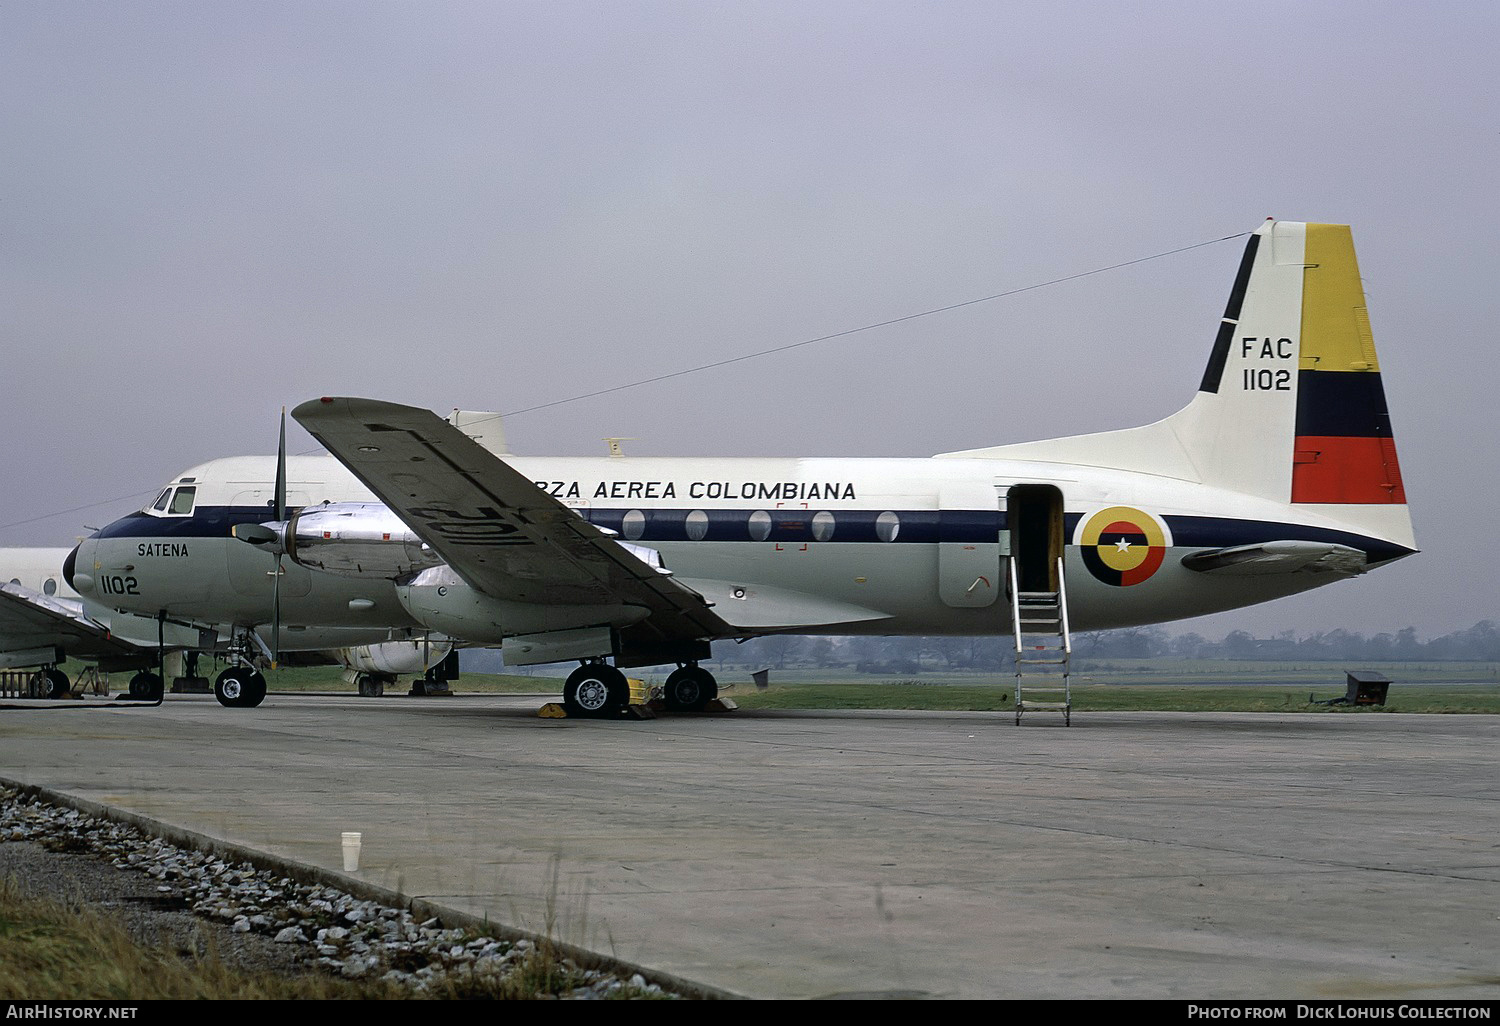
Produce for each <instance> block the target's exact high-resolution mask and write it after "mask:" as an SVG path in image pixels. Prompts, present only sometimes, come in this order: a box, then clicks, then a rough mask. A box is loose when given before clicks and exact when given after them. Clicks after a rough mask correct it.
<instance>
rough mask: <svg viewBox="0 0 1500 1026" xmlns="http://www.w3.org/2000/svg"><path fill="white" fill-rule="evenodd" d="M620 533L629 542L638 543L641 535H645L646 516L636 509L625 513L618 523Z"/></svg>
mask: <svg viewBox="0 0 1500 1026" xmlns="http://www.w3.org/2000/svg"><path fill="white" fill-rule="evenodd" d="M620 533H621V534H623V535H625V537H626V538H627V539H629V540H630V541H639V540H640V538H641V535H643V534H645V533H646V514H644V513H642V512H641V511H640V510H638V509H633V510H631V511H630V512H628V513H626V514H625V517H624V519H623V520H621V521H620Z"/></svg>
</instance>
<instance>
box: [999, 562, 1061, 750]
mask: <svg viewBox="0 0 1500 1026" xmlns="http://www.w3.org/2000/svg"><path fill="white" fill-rule="evenodd" d="M1010 624H1011V636H1012V637H1013V638H1014V639H1015V643H1016V723H1018V724H1019V723H1020V722H1021V714H1022V713H1023V712H1038V711H1051V712H1060V713H1062V714H1063V725H1064V726H1070V725H1071V723H1072V714H1073V692H1072V690H1071V686H1070V684H1069V676H1070V671H1069V668H1068V662H1069V660H1070V658H1071V657H1072V654H1073V645H1072V641H1071V639H1070V637H1069V634H1068V596H1067V589H1066V586H1065V585H1064V579H1063V561H1062V560H1061V559H1059V560H1058V561H1057V590H1056V591H1022V590H1021V588H1020V582H1019V580H1018V579H1017V576H1016V561H1015V560H1014V559H1012V560H1011V561H1010Z"/></svg>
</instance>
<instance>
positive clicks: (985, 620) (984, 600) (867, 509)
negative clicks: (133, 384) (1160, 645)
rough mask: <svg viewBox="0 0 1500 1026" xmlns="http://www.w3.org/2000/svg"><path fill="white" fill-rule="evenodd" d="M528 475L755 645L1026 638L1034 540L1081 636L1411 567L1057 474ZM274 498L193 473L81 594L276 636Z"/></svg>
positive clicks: (580, 465)
mask: <svg viewBox="0 0 1500 1026" xmlns="http://www.w3.org/2000/svg"><path fill="white" fill-rule="evenodd" d="M507 459H508V460H509V462H510V463H511V464H512V465H513V466H514V467H515V468H516V469H517V470H518V471H520V472H521V473H523V474H525V475H526V476H527V477H529V478H530V479H531V480H533V481H534V482H536V484H537V487H538V488H539V489H541V490H543V491H545V492H547V493H548V494H550V495H552V496H553V497H555V498H556V499H558V500H559V501H561V502H562V503H564V504H566V505H567V506H569V507H571V508H572V509H573V510H575V511H576V512H577V513H578V514H579V515H580V516H581V517H583V518H584V519H586V520H588V521H589V522H591V523H593V524H594V525H596V526H599V527H602V528H606V529H608V530H609V531H612V532H615V534H616V535H618V537H619V538H620V539H621V540H623V541H627V542H630V543H633V544H636V545H640V546H645V547H648V548H651V549H655V550H657V551H658V552H659V553H660V554H661V557H662V561H663V563H664V565H665V566H666V567H667V568H668V569H669V570H670V571H671V572H672V573H673V575H674V576H675V577H676V579H677V580H679V581H680V582H682V583H684V584H686V585H688V586H689V587H691V588H693V589H694V590H696V591H698V592H699V593H701V594H702V595H703V596H704V597H705V598H706V599H708V600H709V601H710V602H711V603H713V604H714V609H715V611H716V612H717V613H718V614H719V615H720V616H722V617H723V618H724V619H725V620H726V621H728V622H729V623H730V624H733V625H734V626H735V628H736V630H735V634H734V635H733V636H750V635H754V634H758V633H769V632H775V631H778V630H786V629H789V628H790V627H793V626H796V627H799V628H800V630H799V632H801V633H819V632H821V633H830V634H834V633H836V634H957V635H974V634H993V633H1004V632H1006V631H1008V629H1009V626H1008V625H1009V619H1008V612H1007V606H1006V601H1007V599H1006V596H1007V594H1008V589H1007V582H1006V577H1005V574H1006V572H1007V564H1008V562H1009V561H1008V560H1006V559H1005V558H1004V557H1005V556H1006V555H1007V554H1009V553H1010V552H1011V551H1012V549H1013V547H1016V546H1021V547H1024V546H1026V545H1029V544H1046V543H1045V541H1035V542H1033V541H1030V540H1028V539H1044V538H1045V537H1046V534H1047V531H1048V530H1049V529H1050V530H1054V533H1055V535H1056V542H1055V545H1056V550H1055V551H1056V553H1057V554H1060V555H1061V556H1062V557H1063V561H1064V565H1065V574H1066V577H1067V581H1068V601H1069V605H1070V609H1071V615H1072V621H1073V627H1074V629H1075V630H1090V629H1100V628H1109V627H1119V626H1127V625H1133V624H1142V623H1155V622H1163V621H1168V620H1175V619H1181V618H1185V617H1191V616H1198V615H1202V614H1205V613H1210V612H1215V611H1219V610H1223V609H1231V608H1235V607H1239V606H1244V605H1249V604H1253V603H1257V602H1262V601H1267V600H1269V599H1274V598H1277V597H1281V596H1284V595H1288V594H1293V593H1295V592H1299V591H1304V590H1307V589H1308V588H1311V587H1315V586H1317V585H1318V584H1321V583H1325V581H1326V580H1327V579H1328V578H1327V577H1320V576H1319V575H1316V574H1303V575H1298V574H1292V575H1277V576H1262V577H1242V578H1233V577H1229V578H1226V577H1215V576H1210V575H1205V574H1202V573H1198V572H1195V571H1193V570H1189V569H1187V568H1185V567H1184V566H1183V565H1182V563H1181V560H1182V558H1183V557H1184V556H1187V555H1189V554H1191V553H1194V552H1201V551H1203V550H1207V549H1216V548H1222V547H1225V546H1235V545H1247V544H1253V543H1257V542H1264V541H1271V540H1286V539H1302V540H1306V541H1312V542H1332V543H1336V544H1340V545H1346V546H1349V547H1351V548H1355V549H1359V550H1362V551H1364V552H1366V553H1368V557H1369V561H1370V563H1372V564H1375V563H1380V562H1383V561H1386V560H1389V559H1392V558H1397V557H1399V556H1401V555H1405V554H1407V553H1409V552H1410V551H1411V550H1410V548H1408V547H1406V546H1405V545H1403V544H1402V543H1401V542H1400V541H1397V540H1394V539H1393V538H1390V537H1371V536H1369V535H1367V534H1360V533H1356V532H1353V531H1351V530H1349V529H1348V528H1347V527H1344V526H1341V525H1340V524H1339V523H1338V522H1337V521H1336V520H1333V519H1331V518H1330V517H1328V516H1327V515H1326V513H1325V512H1324V511H1321V510H1314V509H1311V508H1308V507H1302V508H1298V507H1295V506H1292V505H1289V504H1281V503H1276V502H1271V501H1267V500H1264V499H1259V498H1255V497H1252V496H1247V495H1243V494H1238V493H1233V492H1228V491H1225V490H1223V489H1218V488H1212V487H1206V486H1203V485H1200V484H1196V483H1192V482H1188V481H1181V480H1174V479H1172V478H1168V477H1163V476H1159V475H1154V474H1138V473H1130V472H1125V471H1118V470H1105V469H1098V468H1090V467H1081V466H1070V465H1061V464H1054V463H1041V462H1029V461H1013V460H998V459H991V458H985V459H964V458H930V459H830V458H802V459H682V458H647V457H599V458H589V457H566V458H555V459H545V458H525V457H508V458H507ZM274 476H275V460H274V458H273V457H262V458H257V457H239V458H232V459H226V460H216V461H213V462H210V463H207V464H203V465H201V466H199V467H195V468H193V469H192V470H190V471H188V472H186V473H185V474H183V475H182V476H181V477H180V478H178V479H177V482H174V487H177V488H182V487H191V488H192V489H193V490H194V492H193V496H192V502H191V509H190V512H188V513H186V514H185V515H183V514H179V515H171V514H170V513H164V512H163V511H153V510H148V511H143V512H141V513H137V514H133V515H131V516H129V517H126V518H123V519H121V520H119V521H116V522H114V523H112V524H110V525H109V526H108V527H106V528H105V529H103V530H102V531H100V532H99V533H98V534H96V535H95V536H93V537H92V538H90V539H88V540H86V541H85V542H83V543H82V544H81V545H80V547H79V550H78V552H77V556H76V565H75V572H77V573H81V574H83V576H82V578H80V579H78V581H77V583H78V586H79V589H80V591H81V592H82V593H83V594H84V595H85V597H87V598H89V599H91V600H92V601H94V602H96V603H99V604H102V605H105V606H108V607H110V608H113V609H118V610H121V611H127V612H131V613H137V614H143V615H148V616H155V615H156V614H157V612H158V611H165V612H166V613H167V614H168V615H169V616H172V617H177V618H183V619H188V620H192V621H195V622H203V623H212V624H220V625H238V626H247V625H254V624H264V623H266V622H268V620H269V619H270V609H271V603H272V585H273V570H274V568H275V565H276V561H275V558H274V557H273V556H271V555H268V554H267V553H265V552H263V551H260V550H258V549H256V548H254V547H253V546H250V545H246V544H244V543H243V542H241V541H239V540H237V539H235V538H233V537H231V536H230V530H231V528H232V527H233V526H234V525H235V524H242V523H259V522H262V521H267V520H270V519H272V513H271V511H270V509H269V507H268V506H267V502H268V501H269V498H268V497H269V496H270V495H271V490H272V483H271V482H272V481H273V479H274ZM1018 489H1019V491H1018ZM1018 497H1019V501H1018ZM1028 499H1029V500H1030V501H1027V500H1028ZM1038 500H1040V501H1038ZM325 501H327V502H353V501H366V502H368V501H373V499H372V496H371V495H370V493H369V491H368V490H367V489H366V488H365V487H364V486H363V485H362V484H360V483H359V482H358V481H357V480H355V479H354V478H353V477H352V476H351V475H350V474H349V473H348V472H347V471H346V470H345V469H344V468H343V467H342V466H341V465H340V464H339V463H338V462H337V461H335V460H334V459H332V458H331V457H299V458H294V459H293V460H292V461H291V463H290V467H289V479H288V503H289V505H290V506H292V507H313V506H316V505H317V504H319V503H323V502H325ZM182 505H184V506H185V505H187V504H186V503H184V504H182ZM419 512H421V513H425V514H426V517H425V519H424V520H423V521H422V522H420V523H413V524H411V527H412V528H413V529H414V530H415V531H417V532H418V533H419V534H422V535H423V536H439V537H441V536H448V537H462V536H463V535H464V533H465V532H474V531H483V530H484V525H483V524H482V523H476V522H475V520H476V515H475V514H474V513H473V512H472V511H468V512H460V511H457V510H451V509H445V508H443V507H441V506H435V507H433V508H430V509H423V510H420V511H419ZM1026 517H1031V518H1033V519H1034V520H1037V521H1038V522H1039V523H1040V524H1041V525H1042V526H1040V527H1039V528H1037V529H1034V530H1032V531H1031V532H1030V534H1028V535H1026V536H1024V537H1023V536H1022V535H1021V534H1018V533H1017V531H1018V530H1019V529H1020V526H1021V525H1020V524H1019V521H1020V520H1021V519H1024V518H1026ZM1052 520H1056V521H1057V523H1056V524H1055V525H1053V524H1050V523H1047V522H1048V521H1052ZM280 590H281V594H280V601H281V609H282V620H283V623H286V624H294V625H297V627H298V628H302V629H306V628H316V627H338V628H343V629H345V630H349V629H355V630H357V629H360V628H362V627H365V628H367V629H368V631H369V638H370V639H375V638H377V637H384V636H388V635H389V632H390V630H391V629H392V628H393V627H394V628H400V627H410V628H414V629H420V628H423V627H428V626H432V624H429V623H424V622H423V621H422V620H421V619H419V618H418V617H415V616H413V615H412V613H411V612H410V611H409V609H408V604H407V603H406V602H403V600H402V597H401V595H400V594H399V588H398V584H397V582H395V581H392V580H386V579H381V578H379V577H375V576H345V575H336V574H331V573H324V572H320V571H318V570H312V569H308V568H306V567H303V566H297V565H294V564H291V563H285V565H284V570H283V576H282V579H281V585H280ZM780 621H785V622H780ZM809 625H811V626H812V627H813V628H814V629H808V628H809ZM528 629H529V628H526V627H525V625H521V627H520V629H519V630H518V629H516V628H511V627H509V626H508V625H501V626H500V627H499V629H498V630H495V631H491V632H490V633H488V634H484V632H477V633H478V634H481V635H483V636H469V637H465V638H463V640H465V641H469V642H472V643H477V644H497V643H499V642H500V640H501V638H502V637H503V636H505V635H508V634H511V633H519V632H522V631H524V630H528ZM295 633H296V632H295V631H288V632H287V633H286V634H284V644H287V645H289V646H292V647H296V646H297V644H298V640H297V638H296V637H295V636H294V635H295ZM346 637H352V635H346ZM349 643H354V642H353V641H350V642H349ZM308 647H322V646H318V645H309V646H308Z"/></svg>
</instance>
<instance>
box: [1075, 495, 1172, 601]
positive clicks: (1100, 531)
mask: <svg viewBox="0 0 1500 1026" xmlns="http://www.w3.org/2000/svg"><path fill="white" fill-rule="evenodd" d="M1077 544H1078V546H1079V547H1080V549H1081V550H1082V552H1083V565H1084V566H1086V567H1088V568H1089V573H1091V574H1093V575H1094V576H1095V577H1097V578H1099V580H1101V581H1103V582H1104V583H1105V584H1112V585H1114V586H1115V587H1117V588H1128V587H1130V586H1131V585H1132V584H1140V583H1141V582H1142V581H1144V580H1146V579H1147V578H1148V577H1150V576H1151V575H1152V574H1154V573H1156V571H1157V570H1158V569H1159V568H1160V567H1161V564H1162V560H1163V559H1165V558H1166V555H1167V547H1168V546H1169V545H1171V544H1172V542H1171V539H1170V538H1168V537H1167V534H1166V529H1165V528H1164V527H1163V526H1162V524H1161V523H1160V522H1159V521H1158V520H1157V519H1156V518H1155V517H1153V516H1151V515H1150V514H1149V513H1142V512H1141V511H1140V510H1138V509H1132V508H1131V507H1129V506H1111V507H1110V508H1109V509H1102V510H1100V511H1099V512H1098V513H1095V514H1094V515H1093V516H1091V517H1089V518H1088V519H1087V520H1085V521H1084V522H1083V523H1082V525H1081V526H1080V527H1079V529H1078V540H1077Z"/></svg>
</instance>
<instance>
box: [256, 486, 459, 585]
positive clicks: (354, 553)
mask: <svg viewBox="0 0 1500 1026" xmlns="http://www.w3.org/2000/svg"><path fill="white" fill-rule="evenodd" d="M265 526H266V527H267V528H269V529H270V530H271V531H273V532H276V533H277V534H279V535H280V540H281V543H282V546H283V548H284V550H285V552H286V554H287V556H289V557H290V558H291V560H292V562H294V563H297V564H299V565H301V566H305V567H308V568H310V569H313V570H322V571H323V572H324V573H330V574H342V575H345V576H349V577H382V578H386V579H394V578H397V577H403V576H405V575H407V574H411V573H415V572H416V571H418V570H425V569H427V568H428V567H433V566H438V565H439V564H441V563H442V559H441V558H440V557H439V556H438V554H437V553H436V552H433V551H432V549H430V548H429V547H428V546H427V544H426V543H425V542H423V541H422V539H421V538H419V537H417V535H416V534H415V533H413V532H412V530H411V528H409V527H407V526H406V524H404V523H402V521H401V518H400V517H398V516H396V514H395V513H392V512H391V510H390V509H389V508H388V507H387V506H385V505H383V504H382V503H378V502H330V503H325V504H324V505H321V506H307V507H304V508H303V509H301V510H299V511H298V512H297V513H296V514H294V515H293V516H292V518H291V520H289V521H287V523H286V524H285V525H278V524H267V525H265ZM278 528H282V529H281V530H278Z"/></svg>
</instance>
